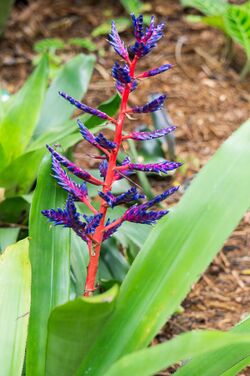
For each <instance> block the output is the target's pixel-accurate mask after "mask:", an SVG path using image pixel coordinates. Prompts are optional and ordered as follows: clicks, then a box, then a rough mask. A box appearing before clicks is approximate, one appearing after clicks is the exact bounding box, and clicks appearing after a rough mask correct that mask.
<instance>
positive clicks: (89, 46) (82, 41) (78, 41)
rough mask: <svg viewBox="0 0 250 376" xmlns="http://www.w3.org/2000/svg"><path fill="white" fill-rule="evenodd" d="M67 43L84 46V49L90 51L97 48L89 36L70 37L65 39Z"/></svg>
mask: <svg viewBox="0 0 250 376" xmlns="http://www.w3.org/2000/svg"><path fill="white" fill-rule="evenodd" d="M67 43H68V44H71V45H72V46H78V47H82V48H86V50H88V51H90V52H94V51H96V50H97V46H96V45H95V43H94V42H92V40H91V39H90V38H71V39H68V41H67Z"/></svg>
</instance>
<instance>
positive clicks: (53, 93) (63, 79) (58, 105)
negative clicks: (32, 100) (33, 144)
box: [34, 54, 95, 139]
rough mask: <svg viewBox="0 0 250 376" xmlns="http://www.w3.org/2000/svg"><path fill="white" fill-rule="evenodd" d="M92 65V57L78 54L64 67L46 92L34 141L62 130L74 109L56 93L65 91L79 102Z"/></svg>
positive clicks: (85, 88) (84, 92)
mask: <svg viewBox="0 0 250 376" xmlns="http://www.w3.org/2000/svg"><path fill="white" fill-rule="evenodd" d="M94 64H95V57H94V55H84V54H79V55H77V56H75V57H74V58H73V59H71V60H70V61H68V62H67V63H66V64H65V65H64V67H63V68H62V69H61V71H60V72H59V74H58V76H57V77H56V78H55V79H54V81H53V82H52V84H51V85H50V87H49V89H48V90H47V92H46V95H45V100H44V103H43V106H42V109H41V112H40V116H39V121H38V123H37V125H36V129H35V135H34V139H37V138H38V137H41V136H43V135H44V134H45V133H46V132H49V131H52V130H53V131H60V130H62V129H63V126H64V124H65V122H66V121H68V119H69V118H70V116H71V115H72V113H73V112H74V107H73V106H71V105H69V103H68V102H66V101H64V100H63V99H62V98H61V97H60V95H58V91H65V92H66V93H69V94H70V95H72V96H73V97H74V98H76V99H79V100H80V99H81V98H82V97H83V96H84V95H85V94H86V91H87V89H88V85H89V81H90V79H91V76H92V72H93V68H94Z"/></svg>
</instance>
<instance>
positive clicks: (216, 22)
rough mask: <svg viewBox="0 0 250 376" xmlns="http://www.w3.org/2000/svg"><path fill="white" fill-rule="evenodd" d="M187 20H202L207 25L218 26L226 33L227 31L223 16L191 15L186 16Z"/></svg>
mask: <svg viewBox="0 0 250 376" xmlns="http://www.w3.org/2000/svg"><path fill="white" fill-rule="evenodd" d="M186 19H187V21H189V22H194V23H196V22H202V23H204V24H205V25H208V26H212V27H216V28H217V29H219V30H222V31H223V32H224V33H226V32H227V31H226V27H225V22H224V18H223V17H222V16H195V15H190V16H187V17H186Z"/></svg>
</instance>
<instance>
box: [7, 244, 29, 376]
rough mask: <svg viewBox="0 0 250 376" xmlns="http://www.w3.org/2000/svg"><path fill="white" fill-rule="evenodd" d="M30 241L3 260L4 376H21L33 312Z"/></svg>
mask: <svg viewBox="0 0 250 376" xmlns="http://www.w3.org/2000/svg"><path fill="white" fill-rule="evenodd" d="M28 247H29V243H28V240H27V239H24V240H21V241H20V242H18V243H16V244H13V245H11V246H9V247H8V248H7V249H6V251H5V252H4V254H3V255H1V256H0V285H1V289H0V302H1V310H0V332H1V336H0V364H1V375H2V376H11V375H15V376H21V373H22V368H23V361H24V353H25V345H26V337H27V329H28V317H29V308H30V262H29V257H28Z"/></svg>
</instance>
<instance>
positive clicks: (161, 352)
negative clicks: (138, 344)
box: [104, 331, 250, 376]
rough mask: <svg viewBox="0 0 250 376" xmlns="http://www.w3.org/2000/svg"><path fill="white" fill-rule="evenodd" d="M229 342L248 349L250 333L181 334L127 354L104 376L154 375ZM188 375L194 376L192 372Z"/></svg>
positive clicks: (210, 332) (224, 346) (213, 332)
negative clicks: (162, 342) (165, 341)
mask: <svg viewBox="0 0 250 376" xmlns="http://www.w3.org/2000/svg"><path fill="white" fill-rule="evenodd" d="M229 345H231V346H233V345H234V346H241V347H242V346H244V347H245V349H247V348H249V345H250V335H249V334H248V335H244V334H232V333H223V332H219V331H204V332H202V331H200V332H199V331H193V332H189V333H185V334H181V335H179V336H178V337H176V338H174V339H173V340H171V341H168V342H167V343H164V344H161V345H158V346H153V347H151V348H149V349H145V350H141V351H137V352H135V353H133V354H129V355H126V356H124V357H123V358H121V359H120V360H118V362H117V363H115V364H114V365H113V366H112V367H111V368H110V370H109V371H108V372H107V373H105V375H104V376H118V375H119V376H128V375H136V376H151V375H155V374H156V373H157V372H159V371H161V370H162V369H164V368H167V367H169V366H170V365H171V364H175V363H177V362H178V361H180V360H183V359H188V358H190V357H194V356H197V355H202V354H206V353H209V351H215V350H220V349H222V348H227V347H228V346H229ZM188 375H189V376H193V373H189V374H188ZM197 375H198V374H197ZM201 375H202V376H203V372H202V373H199V376H201ZM219 375H220V374H218V373H214V374H213V376H219Z"/></svg>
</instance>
